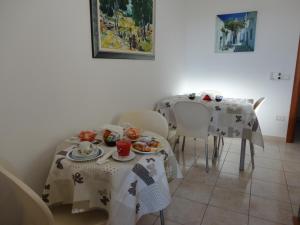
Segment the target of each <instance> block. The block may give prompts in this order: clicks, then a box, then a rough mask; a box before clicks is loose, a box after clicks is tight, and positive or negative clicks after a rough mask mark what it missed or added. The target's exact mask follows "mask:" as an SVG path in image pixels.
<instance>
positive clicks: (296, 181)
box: [285, 172, 300, 187]
mask: <svg viewBox="0 0 300 225" xmlns="http://www.w3.org/2000/svg"><path fill="white" fill-rule="evenodd" d="M285 177H286V182H287V184H288V186H293V187H300V173H289V172H285Z"/></svg>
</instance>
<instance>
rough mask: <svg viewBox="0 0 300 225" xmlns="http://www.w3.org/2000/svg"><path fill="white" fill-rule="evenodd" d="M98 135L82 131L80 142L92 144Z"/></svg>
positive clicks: (89, 131)
mask: <svg viewBox="0 0 300 225" xmlns="http://www.w3.org/2000/svg"><path fill="white" fill-rule="evenodd" d="M96 135H97V133H96V132H94V131H92V130H87V131H81V132H80V134H79V138H80V141H89V142H92V141H94V140H95V137H96Z"/></svg>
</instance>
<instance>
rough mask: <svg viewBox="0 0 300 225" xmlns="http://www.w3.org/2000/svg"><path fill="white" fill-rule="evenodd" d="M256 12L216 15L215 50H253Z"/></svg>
mask: <svg viewBox="0 0 300 225" xmlns="http://www.w3.org/2000/svg"><path fill="white" fill-rule="evenodd" d="M256 20H257V12H256V11H253V12H242V13H234V14H223V15H217V24H216V43H215V50H216V52H253V51H254V48H255V36H256Z"/></svg>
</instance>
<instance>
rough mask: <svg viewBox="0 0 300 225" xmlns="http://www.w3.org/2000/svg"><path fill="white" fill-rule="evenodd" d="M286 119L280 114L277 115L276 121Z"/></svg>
mask: <svg viewBox="0 0 300 225" xmlns="http://www.w3.org/2000/svg"><path fill="white" fill-rule="evenodd" d="M285 120H286V118H285V116H279V115H277V116H276V121H279V122H285Z"/></svg>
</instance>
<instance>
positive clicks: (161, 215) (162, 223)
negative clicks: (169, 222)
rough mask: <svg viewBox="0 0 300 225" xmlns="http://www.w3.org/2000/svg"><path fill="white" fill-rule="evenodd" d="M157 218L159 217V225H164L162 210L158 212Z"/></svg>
mask: <svg viewBox="0 0 300 225" xmlns="http://www.w3.org/2000/svg"><path fill="white" fill-rule="evenodd" d="M159 216H160V224H161V225H165V217H164V211H163V210H161V211H159Z"/></svg>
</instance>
